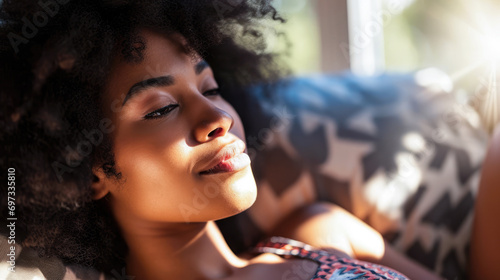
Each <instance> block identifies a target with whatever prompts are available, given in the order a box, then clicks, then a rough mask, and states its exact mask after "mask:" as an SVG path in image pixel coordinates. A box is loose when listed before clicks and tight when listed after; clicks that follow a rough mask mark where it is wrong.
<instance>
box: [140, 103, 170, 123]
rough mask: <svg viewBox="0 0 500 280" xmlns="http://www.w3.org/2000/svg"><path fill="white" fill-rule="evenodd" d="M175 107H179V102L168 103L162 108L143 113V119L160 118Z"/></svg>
mask: <svg viewBox="0 0 500 280" xmlns="http://www.w3.org/2000/svg"><path fill="white" fill-rule="evenodd" d="M177 107H179V104H169V105H167V106H165V107H163V108H160V109H158V110H154V111H153V112H151V113H149V114H147V115H145V116H144V119H145V120H151V119H158V118H162V117H164V116H166V115H168V113H170V112H171V111H172V110H174V109H175V108H177Z"/></svg>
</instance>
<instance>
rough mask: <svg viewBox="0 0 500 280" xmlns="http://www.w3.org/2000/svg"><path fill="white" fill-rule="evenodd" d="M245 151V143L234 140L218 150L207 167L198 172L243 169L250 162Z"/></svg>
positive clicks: (205, 173)
mask: <svg viewBox="0 0 500 280" xmlns="http://www.w3.org/2000/svg"><path fill="white" fill-rule="evenodd" d="M244 151H245V143H243V141H241V140H239V139H238V140H236V141H234V142H232V143H231V144H228V145H226V146H224V147H223V148H222V149H221V150H220V151H218V152H217V153H216V154H215V155H214V156H213V159H212V160H210V162H209V164H208V165H207V166H208V167H209V168H208V169H206V170H203V171H201V172H199V174H200V175H212V174H218V173H226V172H235V171H239V170H242V169H244V168H245V167H247V166H248V165H249V164H250V158H249V157H248V155H247V154H245V153H244Z"/></svg>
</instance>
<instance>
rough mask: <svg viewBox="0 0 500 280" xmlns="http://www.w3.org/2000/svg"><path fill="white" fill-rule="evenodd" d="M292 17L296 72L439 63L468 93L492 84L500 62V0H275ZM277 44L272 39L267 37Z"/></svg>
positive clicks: (372, 71) (368, 71)
mask: <svg viewBox="0 0 500 280" xmlns="http://www.w3.org/2000/svg"><path fill="white" fill-rule="evenodd" d="M274 4H275V6H276V7H277V9H278V11H279V12H280V13H281V14H282V15H283V16H284V17H285V18H286V19H287V20H288V22H287V24H285V25H283V26H281V27H279V28H280V30H281V31H282V32H284V33H285V34H287V36H288V39H289V40H290V43H291V45H292V47H291V49H290V53H289V56H288V57H287V58H286V60H287V62H288V64H289V65H290V66H291V68H292V70H293V71H294V73H295V74H309V73H317V72H339V71H345V70H351V71H353V72H355V73H357V74H360V75H376V74H379V73H382V72H384V71H391V72H394V71H397V72H410V71H416V70H420V69H424V68H429V67H434V68H437V69H440V70H442V71H444V72H445V73H446V74H447V75H448V76H449V77H450V78H451V80H452V81H453V83H454V90H453V92H454V93H455V94H456V95H457V96H458V97H459V98H462V99H470V98H471V95H474V94H476V95H477V94H481V93H482V92H485V91H488V88H489V90H490V91H491V90H493V89H492V87H495V89H496V84H492V76H493V77H496V66H497V64H498V61H500V59H499V58H500V1H494V0H275V1H274ZM269 46H270V47H273V42H269Z"/></svg>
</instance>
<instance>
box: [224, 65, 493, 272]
mask: <svg viewBox="0 0 500 280" xmlns="http://www.w3.org/2000/svg"><path fill="white" fill-rule="evenodd" d="M436 78H439V79H436ZM436 80H437V81H436ZM443 81H444V82H443ZM450 85H451V83H450V82H449V80H448V79H447V77H446V75H444V74H442V73H441V72H439V71H436V70H427V71H423V72H417V73H411V74H384V75H381V76H377V77H357V76H354V75H352V74H349V73H344V74H341V75H316V76H309V77H299V78H290V79H288V80H285V81H282V82H280V83H279V84H277V85H276V89H275V90H273V92H272V95H271V96H269V95H268V94H266V91H265V90H264V87H256V88H255V89H254V94H255V96H254V98H256V100H258V102H257V103H258V104H261V106H262V111H263V112H264V113H265V114H266V115H267V117H266V118H260V119H258V121H260V122H261V123H259V124H258V125H252V126H251V128H252V129H251V131H250V132H249V134H248V138H249V141H248V144H249V154H250V155H251V157H252V159H253V168H254V173H255V175H256V178H257V181H258V186H259V191H258V198H257V201H256V203H255V205H254V206H252V208H251V209H250V210H249V211H247V212H245V213H243V214H242V215H239V216H237V217H235V218H232V219H229V220H228V221H222V222H220V223H219V224H221V228H222V229H223V231H224V233H226V236H228V237H227V239H228V241H229V242H230V244H231V245H232V246H233V247H234V248H244V247H245V246H249V245H251V243H252V242H255V241H256V240H258V239H259V237H260V236H261V235H262V234H265V233H266V232H269V231H270V230H271V229H272V228H273V227H274V226H275V225H276V223H277V222H278V221H279V220H280V219H281V218H283V217H284V216H286V215H288V214H290V213H291V212H292V211H293V210H295V209H297V208H299V207H301V206H303V205H306V204H308V203H311V202H314V201H329V202H332V203H335V204H337V205H340V206H342V207H343V208H345V209H346V210H348V211H350V212H351V213H352V214H354V215H355V216H357V217H358V218H360V219H361V220H363V221H365V222H366V223H368V224H369V225H371V226H372V227H373V228H375V229H376V230H378V231H379V232H381V233H382V234H383V235H384V237H385V238H386V239H387V240H388V241H389V242H390V243H392V244H393V245H394V246H395V248H396V249H397V250H399V251H400V252H402V253H405V254H407V255H408V256H409V257H411V258H413V259H415V260H417V261H418V262H420V263H422V264H424V265H425V266H427V267H428V268H430V269H432V270H434V271H436V272H437V273H439V274H441V275H443V276H445V277H447V278H450V279H464V278H465V277H466V271H465V270H466V262H467V255H468V253H467V248H468V244H469V239H470V234H471V226H472V219H473V207H474V199H475V196H476V193H477V187H478V183H479V178H480V167H481V163H482V161H483V158H484V156H485V149H486V146H487V135H486V133H485V131H484V129H483V128H482V127H481V125H480V123H479V118H478V116H477V114H476V113H475V112H474V111H473V110H472V109H471V108H470V107H469V106H467V105H465V104H460V103H458V102H456V101H455V100H454V98H453V95H452V94H451V93H450V92H447V90H449V89H450ZM263 120H264V122H263ZM229 225H233V226H234V225H239V227H238V228H237V229H235V228H234V227H233V228H231V227H230V226H229ZM237 236H239V237H237ZM234 239H239V241H234Z"/></svg>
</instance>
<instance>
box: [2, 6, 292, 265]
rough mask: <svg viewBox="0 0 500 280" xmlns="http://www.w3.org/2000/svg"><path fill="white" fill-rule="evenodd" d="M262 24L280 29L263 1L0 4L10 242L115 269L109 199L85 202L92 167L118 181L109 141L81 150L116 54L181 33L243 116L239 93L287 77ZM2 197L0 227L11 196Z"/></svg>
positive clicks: (118, 241) (119, 244)
mask: <svg viewBox="0 0 500 280" xmlns="http://www.w3.org/2000/svg"><path fill="white" fill-rule="evenodd" d="M263 21H272V22H274V21H275V22H282V21H283V19H282V18H281V17H279V16H278V14H277V13H276V11H275V9H274V8H273V7H272V6H271V4H270V3H269V1H266V0H249V1H244V0H237V1H234V0H156V1H154V0H139V1H131V0H101V1H98V0H40V1H39V0H33V1H29V0H4V1H3V3H2V4H1V9H0V37H1V40H0V60H1V62H2V63H1V68H0V85H1V87H0V96H1V97H0V104H1V105H0V106H2V108H1V111H0V122H1V127H2V128H3V130H2V131H1V133H0V139H1V140H2V145H1V148H0V152H1V154H2V158H1V162H0V166H1V167H2V172H3V173H6V172H7V169H8V168H14V169H15V173H16V179H15V180H16V181H15V183H16V186H15V199H16V200H15V207H16V208H15V216H16V217H18V220H17V223H16V242H18V243H20V244H22V245H24V246H27V247H31V248H34V249H36V250H37V251H38V252H39V254H40V255H41V256H46V257H50V256H56V257H59V258H60V259H62V260H63V261H64V262H65V263H68V264H69V263H74V264H82V265H86V266H93V267H96V268H97V269H99V270H101V271H108V272H109V271H110V270H111V269H113V268H116V267H123V265H124V255H125V254H126V246H125V244H124V242H123V239H122V238H121V237H120V234H119V232H118V230H117V227H116V224H115V223H114V221H113V219H112V218H111V217H110V214H109V211H108V210H107V208H106V205H105V203H103V202H102V201H93V200H92V199H91V187H90V186H91V182H92V180H93V175H92V167H96V166H97V167H101V168H103V170H104V171H105V172H106V175H107V176H108V177H113V176H114V177H116V178H117V179H119V178H120V173H119V172H117V170H116V169H115V164H114V160H113V147H112V141H111V139H109V137H108V135H106V134H104V137H103V139H102V140H101V141H99V143H97V144H95V145H90V146H89V145H87V146H85V147H84V145H83V146H82V145H80V147H79V144H81V143H84V142H85V143H88V141H87V139H86V136H85V134H86V133H87V132H89V131H93V130H95V129H96V128H98V127H99V125H102V123H101V122H102V120H103V113H102V112H101V110H100V109H99V108H101V107H100V105H99V102H100V96H101V92H102V89H103V86H104V85H105V81H106V77H107V74H108V72H109V69H110V63H111V60H112V57H114V56H116V55H121V56H122V58H123V59H125V60H126V61H128V62H130V63H134V62H135V61H137V60H140V59H141V54H142V52H143V50H144V44H143V43H142V42H141V39H140V37H138V30H139V29H143V28H149V29H152V30H155V31H158V32H162V33H163V34H165V36H170V35H172V34H174V33H175V34H181V35H182V36H183V37H184V38H185V39H186V41H187V42H188V46H189V48H190V51H191V52H193V53H194V52H196V53H198V54H200V55H201V56H202V57H203V58H204V59H205V60H206V61H207V62H208V63H209V64H210V66H211V67H212V69H213V71H214V74H215V78H216V79H217V81H218V83H219V85H220V87H221V91H222V94H223V96H224V97H225V98H226V99H227V100H229V101H230V102H231V103H232V104H233V105H234V106H235V107H236V108H237V110H239V112H240V113H241V114H242V115H243V119H245V110H244V106H242V105H243V103H244V102H245V98H244V96H245V95H244V94H243V95H242V91H244V89H245V88H246V87H247V86H248V85H250V84H255V83H263V82H266V81H270V80H276V79H277V78H279V77H281V76H282V75H283V74H286V73H288V72H287V70H286V69H284V68H283V67H282V65H283V64H282V63H279V62H278V60H277V58H278V54H276V53H272V52H265V51H264V50H265V36H264V34H263V33H262V32H260V31H259V25H260V24H262V22H263ZM277 36H279V34H278V35H277ZM248 37H251V40H248ZM235 62H237V63H235ZM87 134H88V133H87ZM77 148H80V150H78V149H77ZM83 148H85V150H84V149H83ZM5 175H6V174H4V175H2V176H5ZM4 182H5V181H4ZM1 193H2V198H1V199H0V200H1V202H0V208H1V213H2V219H4V220H5V218H6V217H7V215H8V214H10V213H9V212H8V208H7V199H6V195H7V188H6V187H5V188H4V187H2V192H1ZM5 230H6V229H5V227H2V229H1V231H2V234H7V233H6V232H5Z"/></svg>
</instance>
